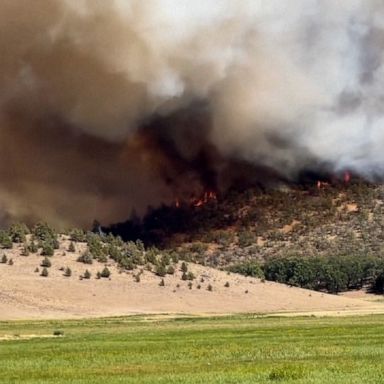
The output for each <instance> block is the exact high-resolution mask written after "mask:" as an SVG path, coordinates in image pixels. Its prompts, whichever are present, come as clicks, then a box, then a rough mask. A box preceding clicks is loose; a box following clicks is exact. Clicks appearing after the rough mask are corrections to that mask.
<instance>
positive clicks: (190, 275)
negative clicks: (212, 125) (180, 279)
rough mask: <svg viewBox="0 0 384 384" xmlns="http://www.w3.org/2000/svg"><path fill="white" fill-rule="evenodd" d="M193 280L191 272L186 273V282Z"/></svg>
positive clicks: (193, 276)
mask: <svg viewBox="0 0 384 384" xmlns="http://www.w3.org/2000/svg"><path fill="white" fill-rule="evenodd" d="M194 279H195V275H194V274H193V273H192V272H188V273H187V280H194Z"/></svg>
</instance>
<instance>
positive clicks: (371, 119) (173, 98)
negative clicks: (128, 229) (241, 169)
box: [0, 0, 384, 226]
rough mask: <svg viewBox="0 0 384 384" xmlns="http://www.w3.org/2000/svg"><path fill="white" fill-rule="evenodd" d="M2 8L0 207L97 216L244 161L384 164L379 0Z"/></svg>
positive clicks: (17, 213) (44, 214)
mask: <svg viewBox="0 0 384 384" xmlns="http://www.w3.org/2000/svg"><path fill="white" fill-rule="evenodd" d="M0 18H1V20H0V50H1V58H0V154H1V160H2V161H1V162H0V176H1V179H2V183H1V185H0V208H1V211H2V212H3V214H2V215H3V218H4V219H5V220H8V219H12V220H14V219H23V220H28V219H30V220H35V219H45V220H48V221H51V222H55V223H57V224H60V225H66V224H74V223H75V224H79V225H84V226H85V225H87V224H89V223H90V222H91V221H92V219H94V218H98V219H99V220H101V221H102V222H104V223H110V222H113V221H118V220H122V219H124V218H126V217H127V215H128V214H129V212H130V211H131V209H132V208H135V209H136V210H137V211H138V212H142V211H143V210H144V209H145V208H146V206H147V205H148V204H158V203H160V202H169V201H172V200H173V199H174V198H175V196H181V197H183V196H187V195H188V194H191V193H199V191H200V190H204V189H206V188H218V187H220V185H221V183H222V184H226V183H227V184H228V183H230V182H228V181H226V182H224V181H223V180H225V179H231V178H232V174H233V173H236V172H234V171H233V169H235V170H236V171H238V170H237V169H236V166H235V167H234V166H233V164H241V163H243V162H244V163H249V164H252V165H254V166H255V167H257V168H258V169H259V168H263V167H265V168H267V169H268V170H270V172H272V173H273V172H276V173H277V174H280V175H282V176H283V177H286V178H288V179H289V178H292V179H294V178H295V177H296V175H297V173H298V172H299V171H301V170H302V169H306V168H311V167H319V166H321V167H326V168H327V170H329V171H330V172H335V173H337V172H342V171H343V170H345V169H348V170H351V171H353V172H356V173H359V174H361V175H363V176H365V177H368V178H369V177H372V178H373V177H380V176H382V174H383V168H384V152H383V150H382V144H383V142H384V129H383V125H384V107H383V100H384V86H383V85H384V84H383V82H384V74H383V70H384V66H383V63H384V60H383V55H384V54H383V52H384V50H383V47H384V5H382V2H380V1H376V0H365V1H362V0H350V1H346V2H335V1H332V0H292V1H289V2H283V3H282V2H281V1H277V0H252V1H251V0H249V1H248V0H243V1H234V0H232V1H231V0H212V1H203V0H196V1H193V2H191V1H188V0H146V1H140V0H114V1H112V0H105V1H103V0H82V1H79V0H76V1H75V0H35V1H34V2H33V4H32V3H31V2H30V1H27V0H3V2H2V10H1V14H0ZM223 175H224V176H223Z"/></svg>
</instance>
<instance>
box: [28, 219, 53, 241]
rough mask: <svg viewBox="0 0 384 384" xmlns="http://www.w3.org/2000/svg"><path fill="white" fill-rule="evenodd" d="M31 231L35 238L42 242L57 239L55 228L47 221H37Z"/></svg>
mask: <svg viewBox="0 0 384 384" xmlns="http://www.w3.org/2000/svg"><path fill="white" fill-rule="evenodd" d="M32 233H33V235H34V236H35V237H36V238H37V239H39V240H41V241H43V242H45V241H52V240H53V239H57V234H56V232H55V230H54V229H53V228H51V227H50V226H49V225H48V224H47V223H37V224H36V225H35V226H34V227H33V229H32Z"/></svg>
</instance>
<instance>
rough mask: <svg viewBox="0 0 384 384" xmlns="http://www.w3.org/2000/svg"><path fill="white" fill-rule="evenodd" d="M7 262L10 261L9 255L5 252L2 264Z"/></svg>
mask: <svg viewBox="0 0 384 384" xmlns="http://www.w3.org/2000/svg"><path fill="white" fill-rule="evenodd" d="M7 262H8V257H7V255H6V254H4V255H3V256H2V258H1V263H2V264H7Z"/></svg>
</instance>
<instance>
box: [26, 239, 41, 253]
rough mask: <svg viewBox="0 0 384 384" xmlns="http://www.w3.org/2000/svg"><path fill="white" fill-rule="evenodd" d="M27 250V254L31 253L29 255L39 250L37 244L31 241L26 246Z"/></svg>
mask: <svg viewBox="0 0 384 384" xmlns="http://www.w3.org/2000/svg"><path fill="white" fill-rule="evenodd" d="M28 250H29V252H31V253H37V251H38V250H39V247H38V246H37V244H36V243H35V242H34V241H33V240H32V241H31V243H30V244H29V245H28Z"/></svg>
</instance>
